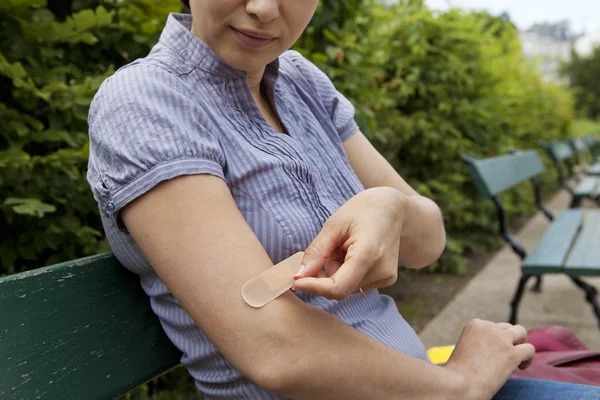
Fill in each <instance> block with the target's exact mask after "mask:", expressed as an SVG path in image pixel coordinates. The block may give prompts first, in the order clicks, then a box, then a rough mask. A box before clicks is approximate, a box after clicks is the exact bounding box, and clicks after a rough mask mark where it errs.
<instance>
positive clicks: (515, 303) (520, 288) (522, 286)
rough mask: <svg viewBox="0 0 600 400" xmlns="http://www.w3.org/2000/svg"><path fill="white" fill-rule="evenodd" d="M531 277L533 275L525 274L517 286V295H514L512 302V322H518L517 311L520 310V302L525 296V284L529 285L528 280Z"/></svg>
mask: <svg viewBox="0 0 600 400" xmlns="http://www.w3.org/2000/svg"><path fill="white" fill-rule="evenodd" d="M529 278H531V275H523V276H521V279H520V280H519V285H518V286H517V291H516V292H515V297H513V300H512V302H511V303H510V320H509V322H510V323H511V324H516V323H517V319H518V316H517V313H518V310H519V303H520V302H521V298H522V297H523V292H524V291H525V286H526V285H527V281H528V280H529Z"/></svg>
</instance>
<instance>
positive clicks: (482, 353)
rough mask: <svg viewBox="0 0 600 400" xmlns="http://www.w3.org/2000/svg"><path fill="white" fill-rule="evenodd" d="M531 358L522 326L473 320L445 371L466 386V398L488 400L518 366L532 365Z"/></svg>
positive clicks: (533, 352) (464, 331)
mask: <svg viewBox="0 0 600 400" xmlns="http://www.w3.org/2000/svg"><path fill="white" fill-rule="evenodd" d="M534 355H535V348H534V347H533V345H531V344H529V343H527V331H526V330H525V328H523V327H522V326H521V325H512V324H509V323H506V322H500V323H494V322H490V321H483V320H479V319H474V320H472V321H470V322H469V323H467V325H466V326H465V328H464V329H463V332H462V335H461V337H460V339H459V341H458V343H457V345H456V348H455V349H454V352H453V353H452V356H451V357H450V360H448V362H447V363H446V366H445V368H448V369H450V370H452V371H454V372H457V373H458V374H459V376H460V377H462V379H464V381H465V382H467V383H468V384H467V385H466V387H468V388H469V393H465V396H464V398H465V399H491V398H492V397H493V396H494V395H495V394H496V392H498V390H500V388H501V387H502V385H504V383H505V382H506V381H507V380H508V378H510V376H511V374H512V373H513V371H514V370H515V369H516V368H517V367H518V368H520V369H526V368H528V367H529V366H530V365H531V362H532V361H533V357H534Z"/></svg>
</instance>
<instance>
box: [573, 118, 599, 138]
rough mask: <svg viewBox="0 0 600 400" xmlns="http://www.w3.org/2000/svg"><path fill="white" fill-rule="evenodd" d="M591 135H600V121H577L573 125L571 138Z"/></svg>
mask: <svg viewBox="0 0 600 400" xmlns="http://www.w3.org/2000/svg"><path fill="white" fill-rule="evenodd" d="M591 133H596V134H600V120H598V121H592V120H590V119H577V120H575V121H574V122H573V124H572V125H571V136H573V137H581V136H584V137H585V136H589V135H590V134H591Z"/></svg>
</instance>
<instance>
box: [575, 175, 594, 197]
mask: <svg viewBox="0 0 600 400" xmlns="http://www.w3.org/2000/svg"><path fill="white" fill-rule="evenodd" d="M599 195H600V176H585V177H583V178H582V179H581V181H580V182H579V183H578V184H577V186H576V187H575V189H574V190H573V196H574V197H575V198H576V199H585V198H589V199H594V198H596V197H598V196H599Z"/></svg>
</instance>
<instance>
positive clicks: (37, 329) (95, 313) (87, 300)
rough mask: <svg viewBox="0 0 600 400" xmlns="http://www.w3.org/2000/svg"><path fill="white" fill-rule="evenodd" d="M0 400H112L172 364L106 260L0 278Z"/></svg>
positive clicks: (161, 339) (137, 297) (149, 316)
mask: <svg viewBox="0 0 600 400" xmlns="http://www.w3.org/2000/svg"><path fill="white" fill-rule="evenodd" d="M0 315H1V316H2V317H1V318H0V343H1V344H0V399H3V400H9V399H72V400H78V399H81V400H84V399H85V400H87V399H112V398H115V397H117V396H119V395H121V394H123V393H126V392H128V391H130V390H131V389H133V388H135V387H136V386H138V385H140V384H142V383H144V382H145V381H147V380H149V379H151V378H153V377H155V376H157V375H160V374H162V373H164V372H165V371H167V370H169V369H170V368H172V367H173V366H175V365H177V364H178V363H179V360H180V357H181V354H180V353H179V351H177V349H176V348H175V347H174V346H173V345H172V344H171V342H170V341H169V340H168V339H167V337H166V335H165V334H164V333H163V331H162V328H161V326H160V324H159V322H158V319H157V318H156V316H155V315H154V314H153V313H152V310H151V309H150V302H149V299H148V297H147V296H146V295H145V293H144V292H143V291H142V289H141V287H140V282H139V277H137V276H135V275H133V274H131V273H129V272H128V271H126V270H125V269H124V268H123V267H122V266H121V265H120V264H119V263H118V261H117V260H116V259H115V258H114V256H112V255H110V254H105V255H100V256H95V257H88V258H84V259H80V260H76V261H72V262H68V263H63V264H58V265H55V266H51V267H47V268H41V269H38V270H34V271H29V272H26V273H20V274H15V275H10V276H7V277H4V278H1V279H0Z"/></svg>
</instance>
